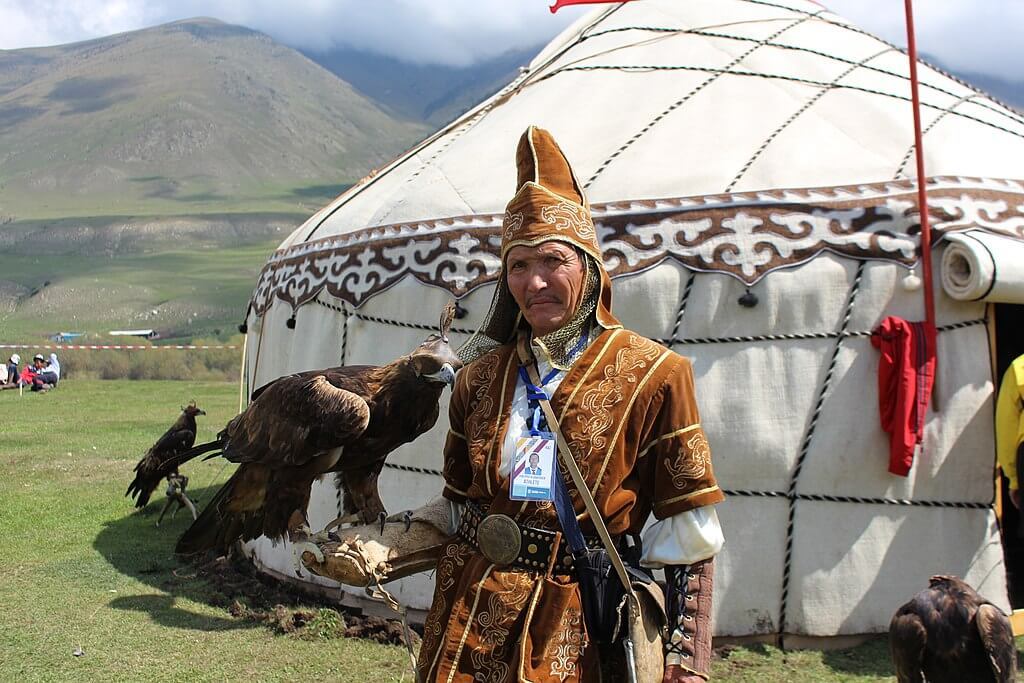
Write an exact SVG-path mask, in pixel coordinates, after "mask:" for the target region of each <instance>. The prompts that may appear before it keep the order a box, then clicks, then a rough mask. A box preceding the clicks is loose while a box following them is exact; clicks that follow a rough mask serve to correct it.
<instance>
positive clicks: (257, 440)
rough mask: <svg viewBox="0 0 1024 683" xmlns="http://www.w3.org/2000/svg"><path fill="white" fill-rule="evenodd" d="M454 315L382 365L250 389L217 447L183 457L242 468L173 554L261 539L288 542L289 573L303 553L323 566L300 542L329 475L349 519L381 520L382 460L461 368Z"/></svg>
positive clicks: (418, 429) (418, 430)
mask: <svg viewBox="0 0 1024 683" xmlns="http://www.w3.org/2000/svg"><path fill="white" fill-rule="evenodd" d="M454 313H455V307H454V306H453V305H451V304H449V305H448V306H447V307H446V308H445V309H444V312H443V313H442V314H441V322H440V328H441V329H440V334H439V335H437V334H432V335H430V336H428V337H427V339H426V340H425V341H424V342H423V343H422V344H420V345H419V346H418V347H417V348H416V349H415V350H413V351H412V353H410V354H408V355H406V356H402V357H401V358H399V359H398V360H395V361H394V362H392V363H389V364H387V365H383V366H379V367H377V366H367V365H353V366H341V367H336V368H329V369H326V370H313V371H309V372H301V373H297V374H294V375H288V376H286V377H281V378H280V379H277V380H275V381H273V382H271V383H270V384H267V385H265V386H263V387H261V388H260V389H259V390H257V391H256V392H255V393H254V394H253V397H252V402H251V403H250V404H249V407H248V408H246V410H245V412H243V413H241V414H240V415H238V416H236V417H235V418H234V419H232V420H231V422H229V423H228V425H227V427H225V429H224V430H223V431H222V432H221V433H220V434H219V435H218V438H217V440H216V441H213V442H211V443H209V444H203V445H201V446H197V447H195V448H193V449H192V450H191V451H190V452H189V453H188V454H186V455H185V457H194V456H196V455H198V454H200V453H204V452H208V451H213V450H217V451H220V453H221V454H222V455H223V456H224V457H225V458H227V459H228V460H230V461H231V462H236V463H239V464H240V465H241V466H240V467H239V468H238V469H237V470H236V471H235V473H234V474H233V475H232V476H231V478H230V479H229V480H228V481H227V482H226V483H225V484H224V486H223V487H222V488H221V489H220V491H219V492H218V493H217V494H216V495H215V496H214V498H213V500H211V501H210V503H209V505H207V506H206V508H205V509H204V510H203V512H202V514H200V515H199V519H197V520H196V521H195V523H193V524H192V526H191V527H190V528H189V529H188V530H187V531H186V532H185V534H184V536H182V537H181V539H180V540H179V541H178V544H177V547H176V548H175V550H176V552H178V553H183V554H190V553H198V552H204V551H207V550H217V551H219V552H226V551H227V549H228V548H229V547H230V546H231V545H232V544H233V543H234V542H235V541H237V540H239V539H241V540H246V541H247V540H251V539H254V538H258V537H259V536H260V535H263V536H267V537H268V538H270V539H271V540H274V541H277V540H280V539H281V538H283V537H284V536H285V535H289V537H290V538H291V539H292V540H293V542H296V544H297V546H296V549H295V550H296V553H297V556H296V566H297V567H298V566H299V565H300V563H299V559H298V553H301V552H302V551H309V552H311V553H313V554H314V555H315V556H317V557H318V559H322V557H323V555H322V554H321V553H320V551H319V549H317V548H316V546H315V545H314V544H312V543H310V542H308V539H309V537H310V535H311V532H310V530H309V526H308V522H307V521H306V508H307V507H308V505H309V496H310V489H311V487H312V485H313V482H314V481H315V480H316V479H317V478H319V477H320V476H322V475H324V474H326V473H329V472H337V473H338V481H339V486H340V487H341V488H342V492H343V494H344V509H345V511H346V513H349V516H350V517H351V519H353V520H362V521H364V522H370V521H374V520H377V519H381V518H383V517H384V516H385V512H384V505H383V503H382V502H381V500H380V495H379V494H378V491H377V476H378V475H379V474H380V471H381V469H382V468H383V467H384V460H385V458H387V456H388V453H390V452H391V451H393V450H394V449H396V448H398V447H399V446H401V445H402V444H404V443H408V442H410V441H412V440H413V439H415V438H416V437H418V436H419V435H420V434H422V433H424V432H425V431H427V430H428V429H430V428H431V427H433V426H434V423H435V422H436V421H437V417H438V412H439V407H438V401H439V399H440V398H441V392H442V390H443V389H444V386H445V385H446V384H449V385H450V384H452V383H454V380H455V372H456V370H458V369H459V368H460V367H462V362H461V361H460V360H459V358H458V356H456V355H455V351H454V350H453V349H452V348H451V346H450V345H449V340H448V332H449V330H450V328H451V323H452V319H453V317H454ZM210 457H213V456H210ZM300 545H301V546H302V550H300V549H299V547H298V546H300Z"/></svg>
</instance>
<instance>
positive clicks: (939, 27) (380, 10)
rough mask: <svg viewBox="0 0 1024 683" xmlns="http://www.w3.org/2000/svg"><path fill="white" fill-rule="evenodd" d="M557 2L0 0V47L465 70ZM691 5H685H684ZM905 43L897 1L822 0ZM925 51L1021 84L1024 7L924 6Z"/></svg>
mask: <svg viewBox="0 0 1024 683" xmlns="http://www.w3.org/2000/svg"><path fill="white" fill-rule="evenodd" d="M552 1H553V0H290V2H287V3H285V2H280V1H279V0H0V49H14V48H19V47H31V46H39V45H55V44H59V43H67V42H73V41H77V40H85V39H88V38H95V37H98V36H104V35H109V34H112V33H119V32H121V31H130V30H133V29H138V28H143V27H146V26H153V25H155V24H160V23H164V22H167V21H174V20H176V19H184V18H187V17H194V16H213V17H216V18H218V19H221V20H223V21H227V22H231V23H237V24H242V25H244V26H248V27H250V28H255V29H258V30H261V31H264V32H266V33H269V34H270V35H271V36H273V37H274V38H276V39H277V40H280V41H281V42H284V43H287V44H288V45H292V46H295V47H303V48H307V49H313V50H326V49H330V48H331V47H334V46H337V45H349V46H352V47H356V48H362V49H368V50H372V51H375V52H379V53H383V54H387V55H391V56H394V57H398V58H401V59H405V60H407V61H414V62H419V63H444V64H452V65H464V64H468V63H471V62H474V61H476V60H479V59H484V58H487V57H492V56H495V55H497V54H499V53H501V52H504V51H505V50H508V49H511V48H516V47H528V46H531V45H535V44H538V43H542V42H544V41H546V40H547V39H549V38H550V37H552V36H554V35H555V34H556V33H558V32H559V31H560V30H561V29H562V28H564V27H565V26H566V25H567V24H568V23H570V22H571V21H572V20H573V19H575V18H576V17H578V16H579V15H580V14H582V13H583V12H584V11H585V9H584V8H573V7H570V8H566V9H563V10H561V11H560V12H559V13H558V14H557V15H554V16H552V15H551V14H550V13H549V12H548V10H547V5H548V4H549V3H550V2H552ZM677 1H678V2H686V1H687V0H677ZM823 4H825V5H826V6H828V7H829V8H830V9H832V10H833V11H835V12H836V13H838V14H841V15H843V16H846V17H847V18H849V19H851V20H852V21H854V22H855V23H856V24H858V25H860V26H862V27H863V28H865V29H867V30H869V31H871V32H873V33H876V34H878V35H880V36H882V37H883V38H886V39H887V40H890V41H891V42H894V43H897V44H899V45H903V44H905V38H904V35H905V34H904V30H905V29H904V24H903V3H902V2H899V0H823ZM915 12H916V16H915V20H916V21H915V23H916V25H917V31H918V47H919V49H920V50H921V51H923V52H926V53H929V54H932V55H935V56H936V57H938V59H939V60H941V61H942V62H943V63H945V64H946V65H948V66H950V67H952V68H954V69H958V70H961V71H974V72H979V73H984V74H988V75H993V76H998V77H1001V78H1004V79H1006V80H1010V81H1017V82H1020V81H1024V72H1022V71H1021V70H1020V68H1019V65H1020V64H1022V63H1024V41H1022V40H1021V39H1020V32H1021V29H1024V0H918V2H916V3H915Z"/></svg>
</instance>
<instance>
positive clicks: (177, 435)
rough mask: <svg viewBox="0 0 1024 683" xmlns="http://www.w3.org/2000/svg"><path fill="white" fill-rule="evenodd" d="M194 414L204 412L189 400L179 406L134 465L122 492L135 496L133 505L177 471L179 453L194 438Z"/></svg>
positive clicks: (141, 505) (140, 505)
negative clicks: (175, 415)
mask: <svg viewBox="0 0 1024 683" xmlns="http://www.w3.org/2000/svg"><path fill="white" fill-rule="evenodd" d="M196 415H206V412H205V411H203V410H200V409H199V408H197V407H196V402H195V401H190V402H189V404H188V405H187V406H185V407H183V408H182V409H181V415H180V416H179V417H178V419H177V420H176V421H175V422H174V424H173V425H171V428H170V429H168V430H167V431H166V432H164V435H163V436H161V437H160V438H159V439H158V440H157V442H156V443H155V444H153V445H152V446H151V447H150V449H149V450H148V451H146V454H145V455H144V456H142V460H139V462H138V464H136V465H135V479H133V480H132V483H130V484H128V490H127V491H125V492H124V495H126V496H131V497H132V498H134V499H135V507H137V508H144V507H146V504H147V503H149V497H150V496H152V495H153V491H155V490H156V487H157V486H159V485H160V480H161V479H163V478H164V477H170V476H172V475H177V474H178V465H180V464H181V462H182V461H181V460H180V457H181V455H182V454H183V453H185V452H187V451H188V450H189V449H190V448H192V445H193V444H194V443H195V442H196Z"/></svg>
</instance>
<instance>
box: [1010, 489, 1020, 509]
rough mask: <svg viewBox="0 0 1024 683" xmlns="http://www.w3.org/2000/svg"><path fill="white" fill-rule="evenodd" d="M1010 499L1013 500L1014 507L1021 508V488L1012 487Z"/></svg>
mask: <svg viewBox="0 0 1024 683" xmlns="http://www.w3.org/2000/svg"><path fill="white" fill-rule="evenodd" d="M1010 500H1011V501H1012V502H1013V507H1015V508H1017V509H1018V510H1020V489H1010Z"/></svg>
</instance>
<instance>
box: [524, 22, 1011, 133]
mask: <svg viewBox="0 0 1024 683" xmlns="http://www.w3.org/2000/svg"><path fill="white" fill-rule="evenodd" d="M826 23H830V24H832V25H834V26H838V27H841V28H848V27H847V26H846V25H845V24H836V23H835V22H826ZM621 31H652V32H665V33H679V34H685V35H688V36H700V37H702V38H721V39H723V40H736V41H739V42H745V43H756V42H758V41H757V39H756V38H751V37H749V36H735V35H732V34H729V33H719V32H717V31H708V30H704V29H696V28H691V29H674V28H666V27H660V26H621V27H617V28H611V29H607V30H605V31H597V32H595V33H592V34H590V36H588V37H590V38H592V37H597V36H600V35H603V34H605V33H618V32H621ZM858 32H859V33H863V31H858ZM879 42H881V43H884V44H885V45H888V46H889V47H890V48H891V49H892V50H896V51H898V50H899V48H898V47H896V46H895V45H892V44H890V43H887V42H886V41H884V40H881V39H879ZM764 47H775V48H778V49H780V50H793V51H794V52H806V53H807V54H810V55H814V56H816V57H823V58H825V59H830V60H832V61H835V62H839V63H841V64H849V65H851V66H852V65H854V64H857V62H856V61H854V60H852V59H847V58H846V57H840V56H838V55H833V54H829V53H827V52H822V51H821V50H815V49H813V48H809V47H804V46H803V45H789V44H787V43H776V42H768V43H765V45H764ZM922 61H923V62H924V63H925V64H928V62H926V61H924V60H922ZM929 66H930V67H931V68H932V69H934V70H935V71H937V72H938V73H940V74H942V75H943V76H945V77H947V78H950V79H951V80H954V81H956V82H957V83H959V84H960V85H963V86H965V87H968V88H970V89H971V90H972V91H973V94H972V95H970V96H969V97H968V98H966V99H971V98H973V97H984V98H989V99H992V100H993V101H994V102H997V103H999V100H997V99H995V98H991V97H990V96H989V95H988V94H987V93H983V92H980V91H978V90H977V89H976V88H974V86H972V85H971V84H970V83H965V82H964V81H962V80H960V79H958V78H957V77H956V76H954V75H952V74H948V73H946V72H944V71H943V70H942V69H938V68H936V67H935V66H932V65H931V64H929ZM861 68H862V69H864V70H865V71H872V72H874V73H877V74H880V75H882V76H887V77H890V78H898V79H901V80H904V81H906V80H910V79H909V78H908V77H907V76H904V75H903V74H901V73H899V72H896V71H890V70H889V69H885V68H882V67H879V66H871V65H869V64H864V65H863V66H862V67H861ZM545 77H546V76H545ZM538 80H540V79H538ZM921 87H922V88H928V89H930V90H934V91H935V92H937V93H940V94H942V95H947V96H949V97H959V95H958V94H957V93H954V92H953V91H952V90H947V89H946V88H943V87H942V86H939V85H934V84H932V83H921ZM974 104H975V106H978V107H981V108H982V109H988V110H989V111H991V112H992V113H994V114H998V115H999V116H1002V117H1004V118H1007V119H1010V120H1011V121H1013V122H1014V123H1024V117H1022V116H1019V115H1017V114H1016V113H1015V112H1014V110H1013V109H1011V108H1010V107H1008V106H1007V105H1005V104H1002V103H999V104H1000V107H994V106H992V105H991V104H989V103H988V102H987V101H985V100H984V99H983V100H981V101H979V102H975V103H974ZM954 106H956V105H954Z"/></svg>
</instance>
